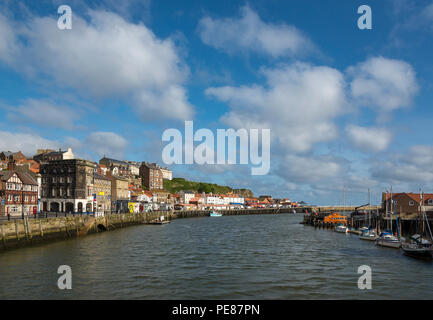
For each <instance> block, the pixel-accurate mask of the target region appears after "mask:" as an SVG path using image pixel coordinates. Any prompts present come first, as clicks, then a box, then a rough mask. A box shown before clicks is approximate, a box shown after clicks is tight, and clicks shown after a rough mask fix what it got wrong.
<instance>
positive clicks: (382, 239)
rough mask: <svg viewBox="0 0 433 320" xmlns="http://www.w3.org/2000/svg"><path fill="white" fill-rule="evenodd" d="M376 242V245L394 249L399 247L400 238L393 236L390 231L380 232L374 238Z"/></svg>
mask: <svg viewBox="0 0 433 320" xmlns="http://www.w3.org/2000/svg"><path fill="white" fill-rule="evenodd" d="M376 244H377V245H378V246H382V247H388V248H396V249H398V248H400V247H401V242H400V240H399V239H398V238H397V237H395V236H393V235H392V234H391V233H390V232H382V233H381V234H380V235H379V237H378V238H377V239H376Z"/></svg>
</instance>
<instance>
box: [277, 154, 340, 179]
mask: <svg viewBox="0 0 433 320" xmlns="http://www.w3.org/2000/svg"><path fill="white" fill-rule="evenodd" d="M345 166H346V164H345V163H344V161H343V160H342V159H337V158H335V157H331V156H316V157H314V156H297V155H287V156H286V157H285V158H284V159H283V161H282V165H281V168H280V174H281V175H282V176H283V177H285V178H286V179H287V180H288V181H291V182H298V183H315V182H318V181H323V180H324V179H330V178H335V177H338V176H339V175H341V174H342V173H343V171H344V170H343V169H344V168H345Z"/></svg>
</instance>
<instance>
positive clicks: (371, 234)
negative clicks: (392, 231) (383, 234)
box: [359, 231, 377, 241]
mask: <svg viewBox="0 0 433 320" xmlns="http://www.w3.org/2000/svg"><path fill="white" fill-rule="evenodd" d="M359 239H361V240H367V241H376V239H377V234H376V232H375V231H367V232H364V233H363V234H361V235H360V236H359Z"/></svg>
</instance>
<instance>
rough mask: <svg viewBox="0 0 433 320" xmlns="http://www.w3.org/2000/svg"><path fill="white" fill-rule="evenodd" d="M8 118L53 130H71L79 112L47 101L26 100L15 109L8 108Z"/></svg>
mask: <svg viewBox="0 0 433 320" xmlns="http://www.w3.org/2000/svg"><path fill="white" fill-rule="evenodd" d="M8 109H9V110H10V112H8V118H9V119H11V120H14V121H17V122H22V121H28V122H30V123H36V124H40V125H46V126H50V127H54V128H63V129H69V130H71V129H73V128H74V121H75V120H77V119H78V118H79V112H78V111H77V110H73V109H71V108H69V107H66V106H61V105H58V104H55V103H53V102H51V101H48V100H36V99H27V100H25V101H24V102H23V103H22V104H20V105H18V106H16V107H8Z"/></svg>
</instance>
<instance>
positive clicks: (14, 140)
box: [0, 131, 61, 156]
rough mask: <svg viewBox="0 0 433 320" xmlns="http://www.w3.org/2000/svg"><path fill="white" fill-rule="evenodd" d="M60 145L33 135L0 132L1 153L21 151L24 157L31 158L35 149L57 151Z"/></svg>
mask: <svg viewBox="0 0 433 320" xmlns="http://www.w3.org/2000/svg"><path fill="white" fill-rule="evenodd" d="M60 145H61V144H60V143H59V142H57V141H52V140H48V139H45V138H42V137H41V136H39V135H37V134H33V133H32V134H30V133H12V132H7V131H0V150H1V151H12V152H17V151H21V152H22V153H24V154H25V155H26V156H33V155H34V154H36V151H37V149H58V148H59V147H60Z"/></svg>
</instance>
